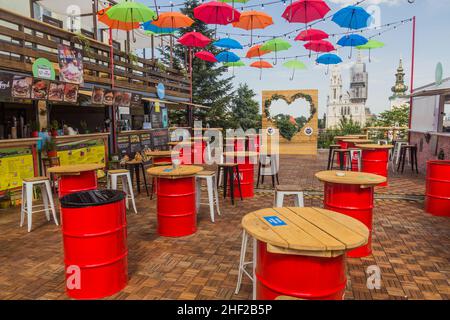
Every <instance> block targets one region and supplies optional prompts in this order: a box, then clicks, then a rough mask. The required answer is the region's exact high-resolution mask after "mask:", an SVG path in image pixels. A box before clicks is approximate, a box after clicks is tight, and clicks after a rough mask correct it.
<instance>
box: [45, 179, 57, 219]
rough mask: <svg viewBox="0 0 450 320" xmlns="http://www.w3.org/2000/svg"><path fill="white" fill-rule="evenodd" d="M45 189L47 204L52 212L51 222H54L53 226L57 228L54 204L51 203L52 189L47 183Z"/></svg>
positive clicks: (47, 182)
mask: <svg viewBox="0 0 450 320" xmlns="http://www.w3.org/2000/svg"><path fill="white" fill-rule="evenodd" d="M45 188H46V190H47V197H48V202H49V203H50V210H52V215H53V220H55V224H56V225H57V226H59V223H58V217H57V215H56V209H55V203H54V202H53V194H52V188H51V187H50V182H49V181H46V182H45Z"/></svg>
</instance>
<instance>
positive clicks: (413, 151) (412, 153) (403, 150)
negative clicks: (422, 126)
mask: <svg viewBox="0 0 450 320" xmlns="http://www.w3.org/2000/svg"><path fill="white" fill-rule="evenodd" d="M408 150H409V159H410V162H411V170H412V172H414V171H415V172H416V173H417V174H418V173H419V168H418V165H417V146H415V145H414V146H413V145H409V144H408V145H402V146H401V147H400V160H399V162H398V167H397V171H400V166H401V167H402V173H403V172H404V171H405V162H406V154H407V151H408ZM414 167H415V170H414Z"/></svg>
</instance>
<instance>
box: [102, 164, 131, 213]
mask: <svg viewBox="0 0 450 320" xmlns="http://www.w3.org/2000/svg"><path fill="white" fill-rule="evenodd" d="M118 178H121V179H122V190H123V192H125V193H126V194H127V198H126V206H127V209H128V200H129V199H130V200H131V204H132V205H133V209H134V213H136V214H137V213H138V212H137V210H136V202H135V199H134V192H133V184H132V183H131V174H130V171H128V170H124V169H118V170H109V171H108V176H107V177H106V185H107V188H108V189H112V190H117V179H118Z"/></svg>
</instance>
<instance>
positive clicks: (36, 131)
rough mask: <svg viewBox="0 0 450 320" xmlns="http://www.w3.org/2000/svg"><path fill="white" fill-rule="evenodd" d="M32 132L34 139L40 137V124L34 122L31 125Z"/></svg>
mask: <svg viewBox="0 0 450 320" xmlns="http://www.w3.org/2000/svg"><path fill="white" fill-rule="evenodd" d="M30 131H31V136H32V137H33V138H37V137H39V124H38V123H37V122H35V121H32V122H31V123H30Z"/></svg>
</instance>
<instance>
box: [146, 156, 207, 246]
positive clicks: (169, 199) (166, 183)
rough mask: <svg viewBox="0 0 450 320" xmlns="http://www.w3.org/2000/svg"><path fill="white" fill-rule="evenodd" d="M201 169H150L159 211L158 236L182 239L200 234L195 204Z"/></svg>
mask: <svg viewBox="0 0 450 320" xmlns="http://www.w3.org/2000/svg"><path fill="white" fill-rule="evenodd" d="M202 170H203V167H200V166H189V165H181V166H179V167H178V168H176V169H174V168H173V167H172V166H159V167H153V168H150V169H148V170H147V172H148V174H149V175H151V176H153V177H156V197H157V204H156V211H157V218H158V234H159V235H161V236H164V237H183V236H187V235H190V234H193V233H195V232H196V231H197V214H196V205H195V175H196V174H197V173H199V172H200V171H202Z"/></svg>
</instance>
